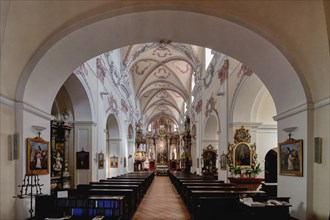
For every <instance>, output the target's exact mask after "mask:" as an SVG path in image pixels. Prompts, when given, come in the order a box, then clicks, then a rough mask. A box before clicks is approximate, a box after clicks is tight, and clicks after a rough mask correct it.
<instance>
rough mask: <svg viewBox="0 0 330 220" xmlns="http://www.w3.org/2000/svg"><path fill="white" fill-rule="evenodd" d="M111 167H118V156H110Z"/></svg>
mask: <svg viewBox="0 0 330 220" xmlns="http://www.w3.org/2000/svg"><path fill="white" fill-rule="evenodd" d="M110 167H111V168H118V157H116V156H112V157H110Z"/></svg>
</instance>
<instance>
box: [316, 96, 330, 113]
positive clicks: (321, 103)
mask: <svg viewBox="0 0 330 220" xmlns="http://www.w3.org/2000/svg"><path fill="white" fill-rule="evenodd" d="M327 105H330V97H327V98H325V99H323V100H321V101H318V102H316V103H315V104H314V109H315V110H316V109H319V108H322V107H324V106H327Z"/></svg>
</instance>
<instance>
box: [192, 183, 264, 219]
mask: <svg viewBox="0 0 330 220" xmlns="http://www.w3.org/2000/svg"><path fill="white" fill-rule="evenodd" d="M243 195H244V196H249V197H254V196H256V195H257V196H260V195H266V194H265V192H263V191H242V190H237V191H235V190H234V189H233V190H191V197H190V198H189V200H188V202H187V203H188V204H187V205H188V209H189V210H190V211H191V213H192V214H193V215H195V214H198V212H197V213H196V211H198V210H199V207H200V198H202V197H203V198H204V197H208V198H210V197H219V198H223V197H237V198H239V196H243Z"/></svg>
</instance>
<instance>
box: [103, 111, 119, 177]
mask: <svg viewBox="0 0 330 220" xmlns="http://www.w3.org/2000/svg"><path fill="white" fill-rule="evenodd" d="M106 131H107V133H106V150H107V153H106V155H107V157H108V158H109V160H106V177H113V176H118V175H119V174H120V169H121V168H120V167H119V166H120V165H121V164H120V163H119V162H120V158H121V155H122V152H121V139H120V131H119V125H118V121H117V118H116V117H115V116H114V115H109V116H108V118H107V123H106Z"/></svg>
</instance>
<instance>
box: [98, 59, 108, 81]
mask: <svg viewBox="0 0 330 220" xmlns="http://www.w3.org/2000/svg"><path fill="white" fill-rule="evenodd" d="M96 73H97V78H98V79H100V81H101V82H102V84H103V83H104V78H105V76H106V69H105V67H104V66H103V64H102V60H101V58H99V57H98V58H96Z"/></svg>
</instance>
